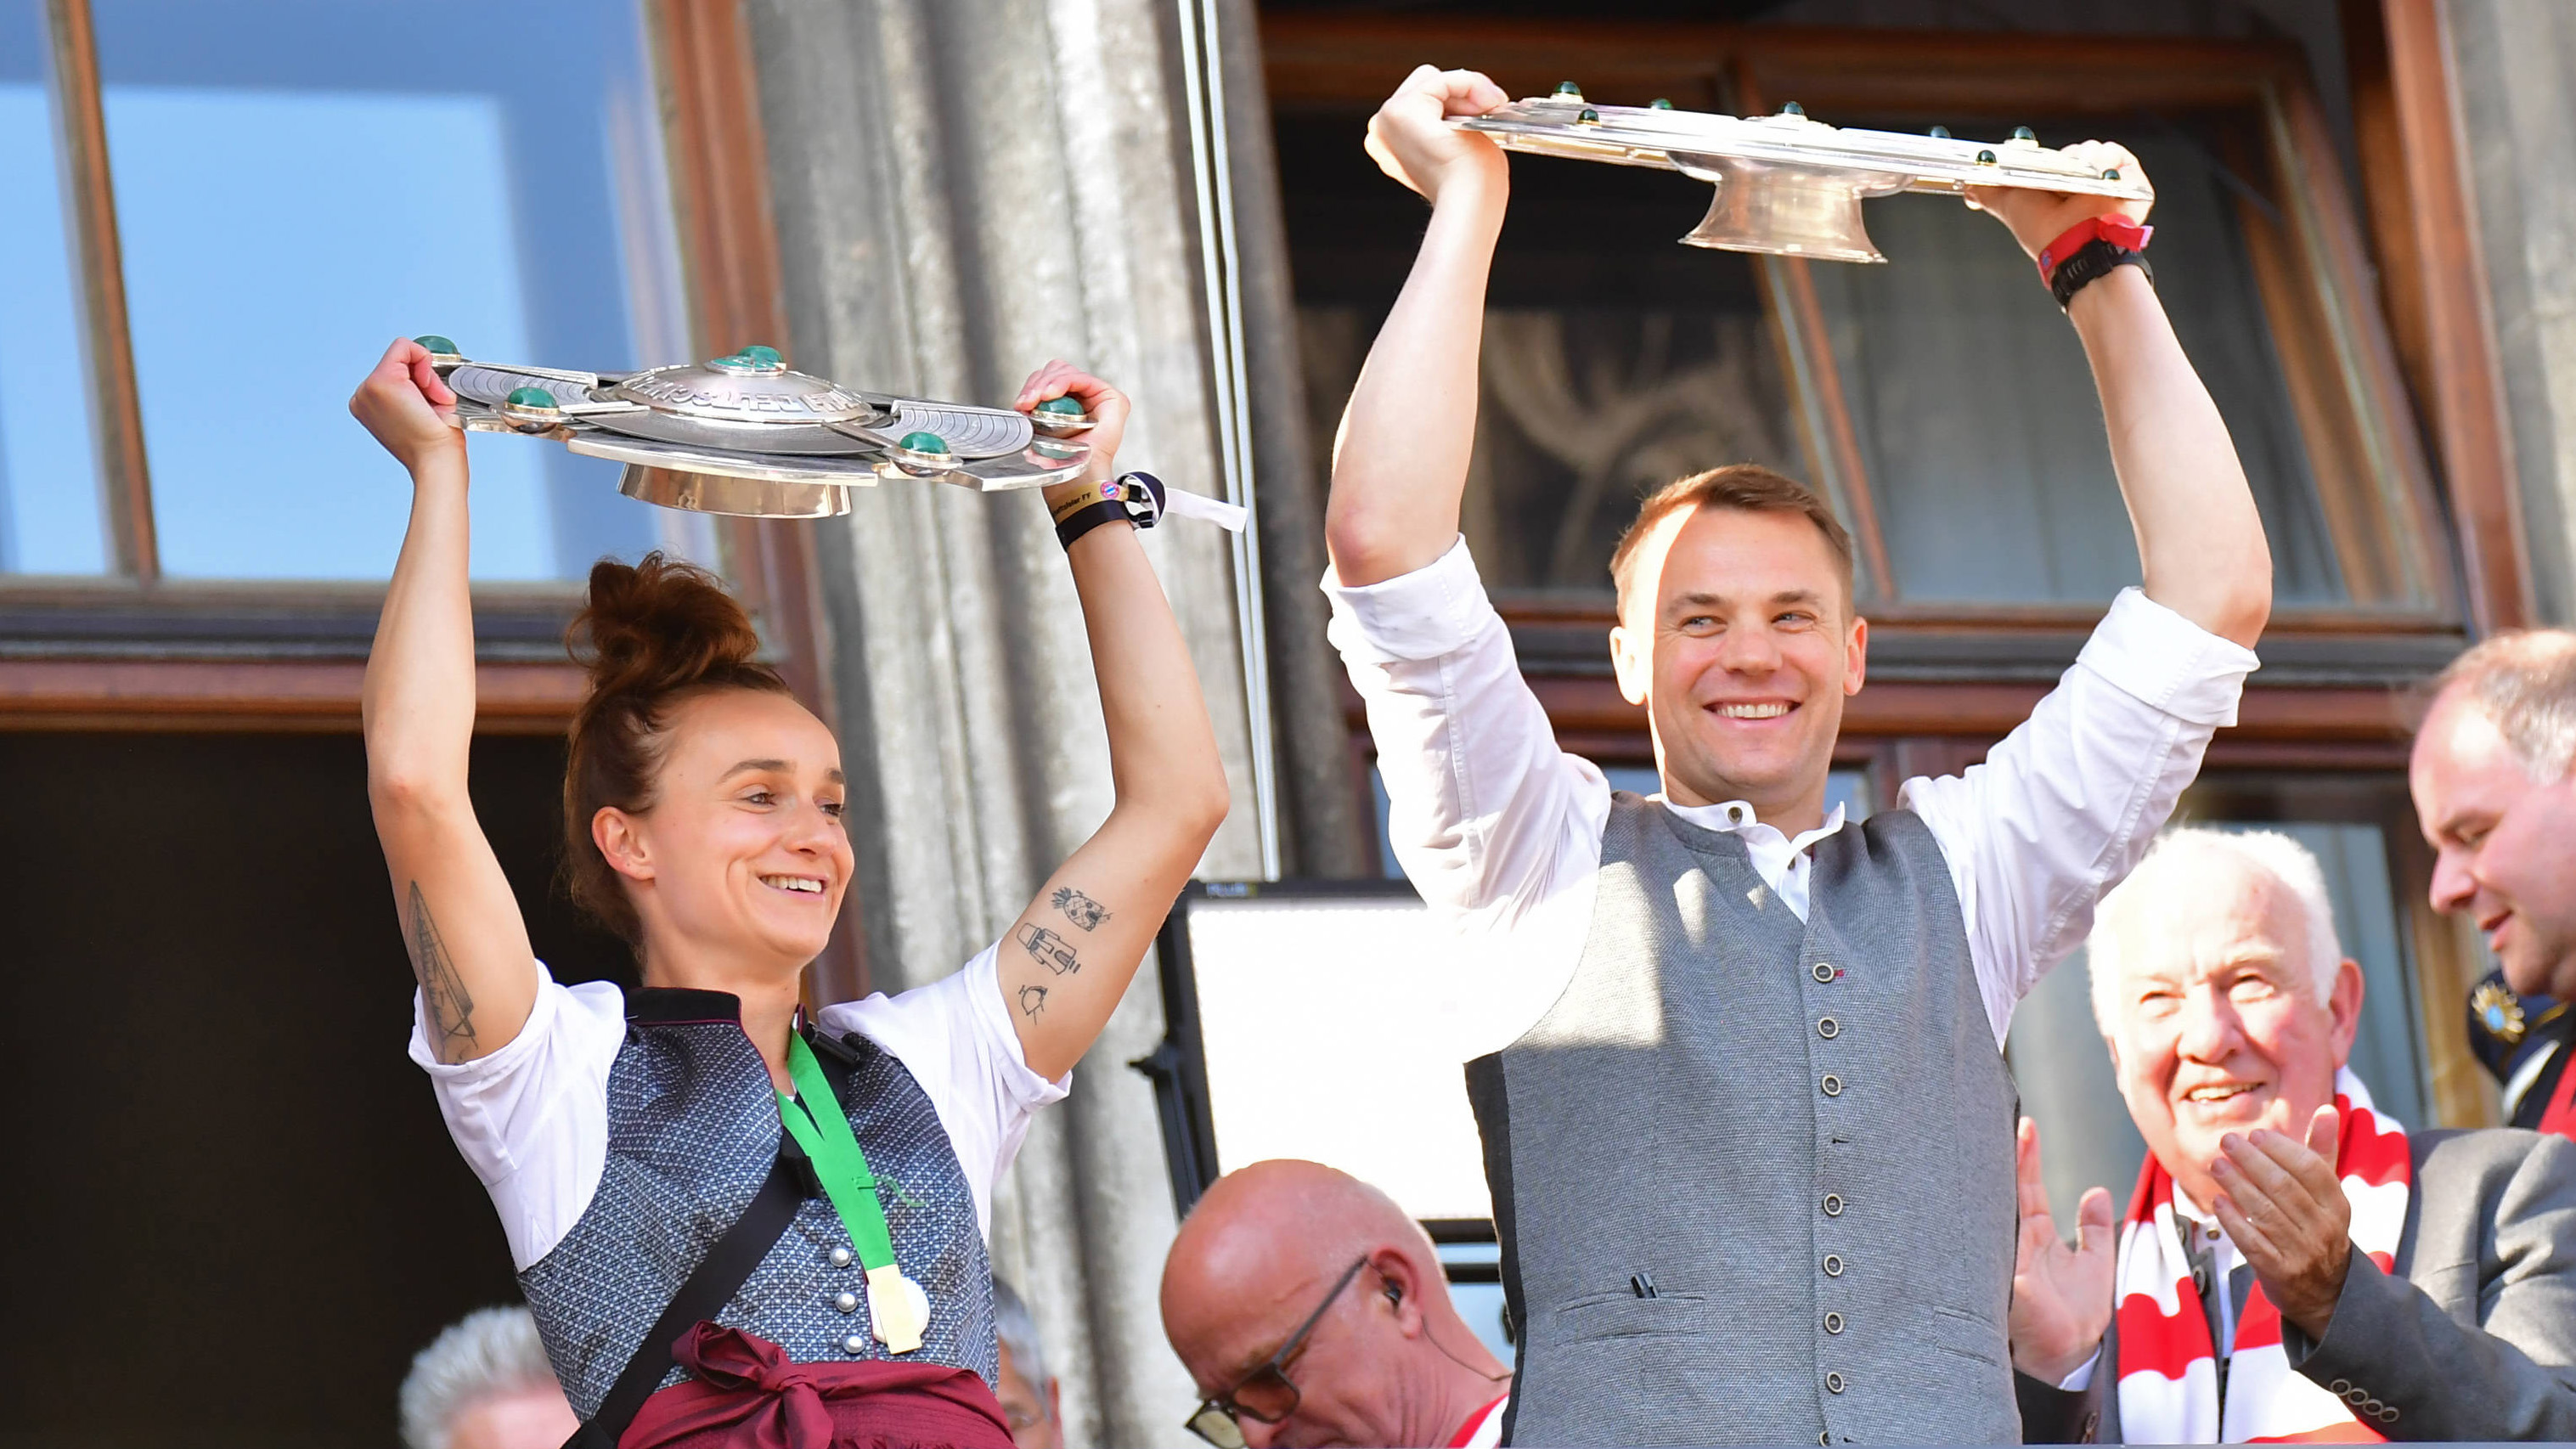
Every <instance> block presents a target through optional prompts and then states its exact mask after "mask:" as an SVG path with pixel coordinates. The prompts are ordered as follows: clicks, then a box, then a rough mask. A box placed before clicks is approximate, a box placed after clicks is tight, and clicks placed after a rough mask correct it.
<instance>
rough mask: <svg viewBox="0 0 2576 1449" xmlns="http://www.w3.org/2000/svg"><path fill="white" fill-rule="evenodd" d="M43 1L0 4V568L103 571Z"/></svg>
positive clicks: (103, 543) (102, 534)
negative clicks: (48, 80)
mask: <svg viewBox="0 0 2576 1449" xmlns="http://www.w3.org/2000/svg"><path fill="white" fill-rule="evenodd" d="M50 53H51V47H50V44H49V42H48V41H47V40H46V36H45V15H44V5H43V4H42V0H0V278H6V279H7V281H6V283H5V284H0V573H18V574H96V573H104V572H106V570H107V559H108V548H107V530H106V515H105V512H104V510H103V508H102V507H101V499H100V494H99V479H98V458H97V453H96V449H95V445H94V443H93V442H92V439H91V434H90V401H89V370H88V368H87V366H86V365H85V363H84V359H85V356H86V353H85V349H84V345H83V338H82V332H81V304H80V296H81V290H80V289H81V282H80V274H79V272H78V270H77V269H76V268H75V267H74V265H73V262H72V240H71V238H72V230H71V216H70V214H69V213H68V212H67V211H66V209H65V198H64V196H63V188H62V175H63V167H62V164H61V160H60V157H61V150H60V140H59V135H58V131H57V128H56V126H55V124H54V106H53V100H52V97H51V96H50V94H49V93H48V91H47V88H46V70H47V66H46V57H47V56H48V55H49V54H50Z"/></svg>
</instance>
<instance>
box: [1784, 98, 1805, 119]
mask: <svg viewBox="0 0 2576 1449" xmlns="http://www.w3.org/2000/svg"><path fill="white" fill-rule="evenodd" d="M1806 113H1807V108H1806V107H1805V106H1802V105H1799V104H1798V103H1797V102H1796V101H1783V102H1781V104H1780V114H1781V115H1784V116H1803V115H1805V114H1806Z"/></svg>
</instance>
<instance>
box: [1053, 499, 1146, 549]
mask: <svg viewBox="0 0 2576 1449" xmlns="http://www.w3.org/2000/svg"><path fill="white" fill-rule="evenodd" d="M1133 522H1135V520H1134V519H1132V518H1129V517H1128V516H1127V505H1126V504H1124V503H1120V502H1117V501H1115V500H1113V499H1107V498H1104V499H1101V500H1099V501H1097V502H1094V503H1088V504H1085V505H1083V506H1082V507H1081V508H1078V509H1076V510H1075V511H1073V512H1072V513H1069V514H1067V515H1065V516H1064V517H1062V518H1059V519H1057V520H1056V521H1055V541H1056V542H1058V543H1060V544H1062V545H1064V546H1065V548H1066V549H1067V550H1070V549H1071V548H1072V547H1073V544H1074V540H1076V539H1078V538H1080V537H1082V536H1083V535H1084V534H1086V533H1089V532H1090V531H1092V530H1093V529H1095V528H1098V527H1099V526H1100V525H1102V524H1104V523H1133Z"/></svg>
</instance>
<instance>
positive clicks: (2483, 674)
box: [2416, 629, 2576, 785]
mask: <svg viewBox="0 0 2576 1449" xmlns="http://www.w3.org/2000/svg"><path fill="white" fill-rule="evenodd" d="M2454 686H2456V687H2458V688H2460V689H2461V690H2462V691H2463V692H2465V693H2466V694H2467V695H2468V697H2469V698H2470V699H2471V700H2472V701H2474V702H2475V703H2476V705H2477V707H2478V710H2479V711H2480V712H2481V713H2483V714H2484V715H2486V717H2487V718H2488V719H2490V720H2492V721H2494V722H2495V727H2496V730H2497V732H2498V733H2500V734H2502V735H2503V736H2504V739H2505V743H2506V744H2508V745H2511V746H2512V747H2513V753H2514V755H2515V757H2516V758H2517V759H2519V760H2520V761H2521V762H2522V767H2523V769H2525V770H2526V771H2529V772H2530V774H2531V778H2532V780H2533V781H2534V782H2535V783H2537V784H2542V785H2554V784H2556V783H2557V782H2559V781H2560V780H2563V779H2565V778H2566V777H2567V775H2568V773H2569V771H2570V770H2571V769H2576V633H2571V632H2569V631H2568V630H2565V629H2507V630H2504V631H2502V632H2500V633H2497V634H2494V635H2492V636H2490V637H2488V638H2487V639H2485V640H2484V641H2482V642H2480V643H2479V644H2478V645H2477V646H2476V647H2475V648H2472V649H2470V650H2469V651H2468V652H2467V653H2465V654H2462V655H2461V656H2460V657H2459V658H2457V659H2454V660H2452V661H2451V665H2450V667H2449V668H2447V669H2445V670H2443V671H2442V672H2441V674H2440V676H2439V677H2437V678H2435V679H2434V681H2433V683H2432V685H2431V687H2430V688H2428V689H2426V690H2425V691H2424V697H2423V701H2422V709H2421V710H2419V711H2418V718H2417V720H2416V725H2417V727H2418V728H2421V727H2422V724H2423V721H2422V718H2421V715H2422V713H2423V712H2424V711H2429V710H2430V709H2431V707H2432V702H2433V701H2434V700H2436V699H2439V698H2440V697H2441V696H2443V695H2444V694H2447V693H2449V692H2450V691H2451V689H2452V688H2453V687H2454Z"/></svg>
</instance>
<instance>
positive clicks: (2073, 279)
mask: <svg viewBox="0 0 2576 1449" xmlns="http://www.w3.org/2000/svg"><path fill="white" fill-rule="evenodd" d="M2122 267H2136V268H2137V269H2138V270H2139V271H2141V272H2144V273H2146V277H2147V285H2148V286H2151V287H2152V286H2154V285H2155V282H2156V269H2155V268H2153V267H2151V266H2148V265H2147V259H2146V258H2145V257H2144V256H2142V255H2140V254H2139V253H2137V252H2135V251H2132V250H2130V249H2129V248H2127V247H2123V246H2115V245H2113V244H2112V243H2111V242H2110V241H2108V240H2105V239H2103V238H2100V237H2096V238H2095V239H2093V240H2092V241H2089V242H2086V243H2085V244H2084V245H2082V246H2080V247H2077V248H2076V249H2075V254H2074V255H2073V256H2070V257H2068V258H2067V259H2066V260H2064V261H2062V262H2060V263H2058V264H2057V271H2056V273H2055V274H2054V275H2052V276H2051V277H2050V278H2049V279H2048V294H2049V295H2050V296H2052V297H2055V298H2056V299H2057V306H2058V310H2060V311H2064V310H2065V309H2067V308H2068V307H2070V306H2072V305H2074V302H2075V294H2076V293H2078V292H2081V291H2083V290H2084V289H2085V288H2086V287H2089V286H2091V285H2092V284H2093V283H2095V282H2098V281H2100V280H2102V279H2103V278H2104V277H2107V276H2109V275H2111V273H2113V272H2115V271H2117V270H2119V269H2120V268H2122Z"/></svg>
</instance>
